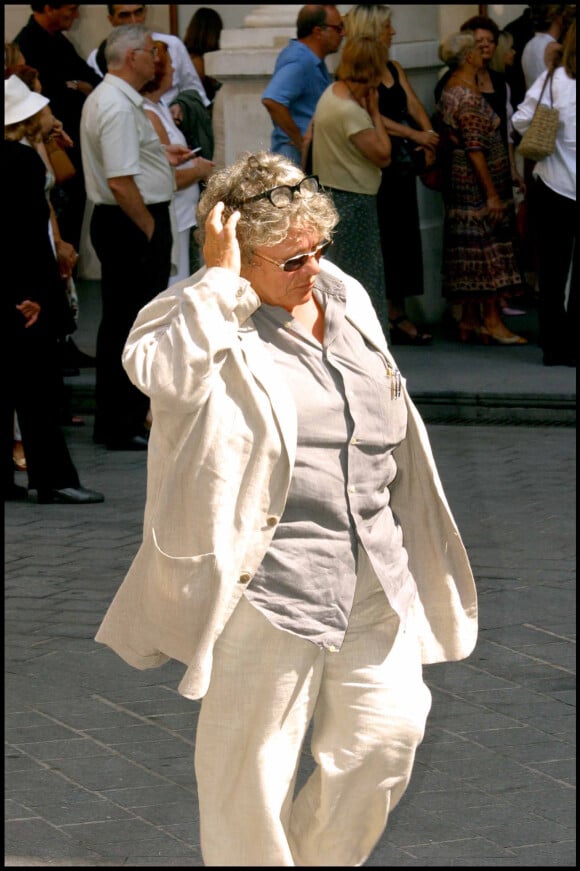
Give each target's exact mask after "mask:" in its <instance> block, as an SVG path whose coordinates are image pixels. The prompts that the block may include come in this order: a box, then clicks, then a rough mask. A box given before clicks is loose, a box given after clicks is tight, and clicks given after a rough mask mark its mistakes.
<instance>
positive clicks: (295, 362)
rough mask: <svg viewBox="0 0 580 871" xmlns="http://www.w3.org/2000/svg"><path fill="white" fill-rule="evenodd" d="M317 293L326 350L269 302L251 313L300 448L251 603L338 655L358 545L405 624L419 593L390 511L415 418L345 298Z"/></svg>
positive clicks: (252, 586) (280, 624)
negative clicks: (276, 371)
mask: <svg viewBox="0 0 580 871" xmlns="http://www.w3.org/2000/svg"><path fill="white" fill-rule="evenodd" d="M314 292H315V294H316V298H317V299H318V301H319V302H320V303H321V305H322V307H323V308H324V311H325V336H324V342H323V345H321V344H320V343H319V342H318V341H317V340H316V339H315V338H314V337H313V336H312V335H311V334H310V333H308V332H307V330H305V329H304V328H303V327H302V326H301V324H300V323H299V322H298V321H296V320H294V319H293V318H292V316H291V315H290V314H289V313H288V312H287V311H286V310H285V309H283V308H281V307H277V306H270V305H262V306H261V307H260V308H259V309H258V310H257V311H256V312H255V314H254V316H253V320H254V323H255V326H256V329H257V331H258V334H259V336H260V338H261V339H262V341H263V342H264V343H265V344H266V346H267V347H268V349H269V351H270V353H271V354H272V360H273V364H274V365H275V366H277V367H279V368H280V370H281V371H282V372H283V374H284V376H285V378H286V381H287V383H288V385H289V388H290V391H291V393H292V395H293V397H294V401H295V403H296V410H297V418H298V441H297V450H296V462H295V466H294V470H293V476H292V482H291V485H290V490H289V493H288V499H287V502H286V506H285V509H284V513H283V515H282V517H281V520H280V523H279V525H278V528H277V530H276V533H275V535H274V538H273V539H272V542H271V545H270V547H269V549H268V551H267V553H266V555H265V557H264V560H263V561H262V564H261V565H260V567H259V568H258V571H257V572H256V574H255V575H254V577H253V578H252V581H251V583H250V584H249V586H248V587H247V589H246V591H245V596H246V598H247V599H248V601H249V602H250V603H251V604H252V605H253V606H254V607H256V608H257V609H258V610H259V611H261V612H262V613H263V614H264V615H265V616H266V617H267V619H268V620H269V621H270V622H271V623H272V624H273V625H274V626H276V627H277V628H279V629H281V630H284V631H287V632H290V633H292V634H294V635H298V636H300V637H302V638H306V639H308V640H310V641H312V642H314V643H315V644H317V645H319V646H321V647H323V648H325V649H327V650H330V651H336V650H339V649H340V647H341V644H342V642H343V639H344V634H345V632H346V629H347V626H348V618H349V614H350V610H351V607H352V602H353V598H354V593H355V587H356V573H357V552H358V548H359V546H362V547H363V548H364V549H365V551H366V553H367V555H368V557H369V559H370V562H371V564H372V566H373V568H374V570H375V572H376V574H377V576H378V579H379V581H380V583H381V585H382V587H383V590H384V591H385V594H386V595H387V597H388V600H389V603H390V604H391V607H392V608H393V610H394V611H396V613H397V614H398V615H399V617H400V618H401V620H404V619H405V617H406V614H407V611H408V608H409V606H410V604H411V603H412V600H413V598H414V596H415V592H416V587H415V581H414V579H413V577H412V576H411V574H410V572H409V569H408V566H407V553H406V551H405V548H404V547H403V541H402V531H401V528H400V526H399V525H398V524H397V522H396V519H395V518H394V517H393V514H392V512H391V509H390V506H389V499H390V495H389V484H390V483H391V482H392V481H393V479H394V477H395V475H396V464H395V460H394V458H393V455H392V453H393V450H394V448H396V446H397V445H398V444H399V443H400V442H401V440H402V439H403V438H404V437H405V432H406V426H407V412H406V406H405V402H404V399H403V397H402V396H401V395H400V391H397V390H396V389H395V388H396V381H395V373H394V372H393V371H392V370H391V369H390V367H389V366H388V364H387V361H386V359H385V357H384V356H383V355H382V354H381V353H380V352H379V351H378V350H377V349H376V348H374V347H373V346H371V345H370V344H369V343H368V342H367V341H366V340H365V338H364V337H363V336H362V335H361V334H360V333H359V331H358V330H357V329H356V328H355V327H354V326H353V325H352V324H351V323H350V322H349V321H348V320H347V319H346V317H345V308H346V300H345V297H344V296H343V295H342V294H341V293H340V292H336V291H333V292H328V293H326V292H322V291H321V290H319V289H317V288H316V287H315V291H314ZM396 374H397V377H398V373H396Z"/></svg>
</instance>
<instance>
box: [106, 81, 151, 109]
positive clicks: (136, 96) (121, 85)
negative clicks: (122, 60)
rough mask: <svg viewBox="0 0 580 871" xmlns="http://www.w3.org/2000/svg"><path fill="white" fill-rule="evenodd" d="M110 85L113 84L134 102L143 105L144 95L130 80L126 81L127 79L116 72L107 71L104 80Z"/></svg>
mask: <svg viewBox="0 0 580 871" xmlns="http://www.w3.org/2000/svg"><path fill="white" fill-rule="evenodd" d="M103 81H105V82H107V83H108V84H109V85H113V87H114V88H117V89H118V90H119V91H121V92H122V93H123V94H125V96H126V97H128V98H129V99H130V100H131V102H132V103H135V105H136V106H142V105H143V103H144V97H143V95H142V94H140V93H139V91H136V90H135V88H134V87H133V85H130V84H129V82H126V81H125V79H122V78H121V77H120V76H116V75H115V74H114V73H107V75H106V76H105V78H104V80H103Z"/></svg>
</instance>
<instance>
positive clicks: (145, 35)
mask: <svg viewBox="0 0 580 871" xmlns="http://www.w3.org/2000/svg"><path fill="white" fill-rule="evenodd" d="M106 52H107V65H108V72H107V74H106V75H105V78H104V79H103V81H102V82H101V84H100V85H97V87H96V88H95V89H94V91H93V92H92V93H91V94H89V96H88V97H87V99H86V101H85V104H84V106H83V111H82V116H81V152H82V160H83V172H84V178H85V185H86V190H87V198H88V199H89V200H90V202H91V203H93V204H94V210H93V214H92V217H91V228H90V234H91V242H92V244H93V247H94V249H95V252H96V254H97V257H98V258H99V261H100V263H101V302H102V314H101V322H100V324H99V330H98V334H97V354H96V359H97V363H96V370H97V371H96V409H95V429H94V440H95V441H96V442H99V443H103V444H105V446H106V447H107V449H108V450H146V449H147V432H146V429H145V426H144V424H145V418H146V415H147V411H148V407H149V402H148V400H147V398H146V397H145V396H144V395H143V394H142V393H141V392H140V391H139V390H137V388H136V387H134V386H133V385H132V384H131V382H130V381H129V379H128V377H127V375H126V373H125V371H124V369H123V367H122V365H121V354H122V351H123V346H124V344H125V340H126V339H127V335H128V334H129V330H130V329H131V325H132V323H133V321H134V320H135V318H136V316H137V312H138V311H139V309H140V308H142V306H143V305H144V304H145V303H146V302H149V300H151V299H152V298H153V297H154V296H156V294H158V293H160V292H161V291H162V290H165V288H166V287H167V284H168V281H169V273H170V269H171V246H172V243H173V236H172V229H171V221H170V211H169V209H170V204H171V199H172V197H173V192H174V189H175V179H174V173H173V171H172V169H171V166H170V163H169V161H170V160H172V155H171V152H170V149H173V155H174V156H175V157H177V158H178V162H179V159H180V155H181V158H183V159H185V158H186V157H189V156H190V153H189V149H188V147H187V146H182V145H172V146H167V148H165V147H164V146H163V145H162V144H161V141H160V139H159V137H158V135H157V133H156V132H155V130H154V128H153V125H152V124H151V122H150V120H149V118H148V117H147V115H146V113H145V109H144V108H143V100H144V98H143V96H142V95H141V94H140V93H139V92H140V89H141V88H142V87H143V85H144V84H145V83H146V82H148V81H150V80H151V79H152V78H153V76H154V74H155V54H156V48H155V46H154V43H153V37H152V34H151V31H150V30H148V29H147V28H146V27H144V26H143V25H134V24H129V25H127V26H125V27H117V28H115V29H114V30H113V31H112V32H111V34H110V35H109V38H108V39H107V45H106ZM178 152H179V154H178ZM172 162H173V161H172ZM175 165H178V163H177V164H175Z"/></svg>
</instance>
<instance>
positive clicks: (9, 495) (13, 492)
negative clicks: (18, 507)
mask: <svg viewBox="0 0 580 871" xmlns="http://www.w3.org/2000/svg"><path fill="white" fill-rule="evenodd" d="M27 499H28V490H27V489H26V487H20V486H19V485H18V484H11V485H10V486H9V487H7V488H6V490H5V491H4V501H5V502H26V500H27Z"/></svg>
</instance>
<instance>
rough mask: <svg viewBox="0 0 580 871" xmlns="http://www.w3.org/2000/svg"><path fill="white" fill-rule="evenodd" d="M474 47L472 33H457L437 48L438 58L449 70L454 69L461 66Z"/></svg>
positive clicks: (468, 31) (465, 31)
mask: <svg viewBox="0 0 580 871" xmlns="http://www.w3.org/2000/svg"><path fill="white" fill-rule="evenodd" d="M475 46H476V42H475V36H474V35H473V31H471V30H464V31H462V32H459V33H452V34H451V36H448V37H447V39H444V40H443V42H442V43H441V45H440V46H439V57H440V58H441V60H442V61H443V63H444V64H447V66H449V67H451V69H455V68H456V67H460V66H461V64H462V63H463V62H464V60H465V58H466V57H467V53H468V52H470V51H472V50H473V49H474V48H475Z"/></svg>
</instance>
